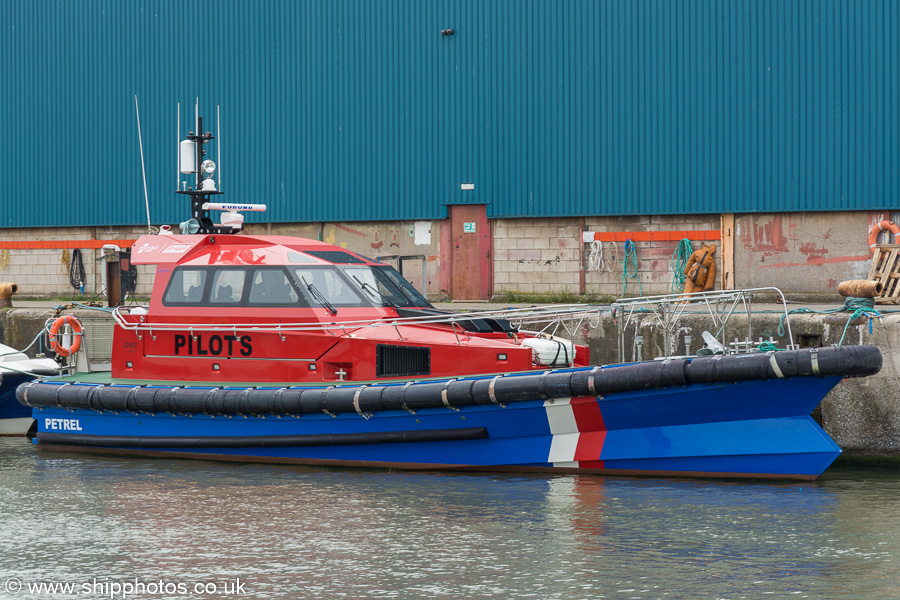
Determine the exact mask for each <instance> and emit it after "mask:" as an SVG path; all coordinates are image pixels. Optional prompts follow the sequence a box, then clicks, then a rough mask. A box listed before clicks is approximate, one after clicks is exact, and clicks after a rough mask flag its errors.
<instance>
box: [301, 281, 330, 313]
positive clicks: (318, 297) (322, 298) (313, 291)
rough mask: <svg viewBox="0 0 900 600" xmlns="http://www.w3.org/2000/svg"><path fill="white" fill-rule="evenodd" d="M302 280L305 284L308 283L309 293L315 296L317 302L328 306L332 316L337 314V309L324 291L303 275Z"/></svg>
mask: <svg viewBox="0 0 900 600" xmlns="http://www.w3.org/2000/svg"><path fill="white" fill-rule="evenodd" d="M300 281H302V282H303V283H304V285H306V289H308V290H309V293H310V294H312V296H313V298H315V299H316V302H318V303H319V304H321V305H322V306H324V307H325V308H327V309H328V312H330V313H331V314H332V316H334V315H336V314H337V309H336V308H335V307H334V306H332V304H331V302H329V301H328V299H327V298H326V297H325V296H324V295H323V294H322V292H320V291H319V289H318V288H317V287H316V286H314V285H313V284H311V283H309V282H308V281H306V279H305V278H304V277H303V276H301V277H300Z"/></svg>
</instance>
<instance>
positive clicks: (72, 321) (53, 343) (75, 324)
mask: <svg viewBox="0 0 900 600" xmlns="http://www.w3.org/2000/svg"><path fill="white" fill-rule="evenodd" d="M63 325H69V326H70V327H71V328H72V333H73V336H74V338H75V340H74V341H73V342H72V345H71V346H63V345H62V343H60V342H58V341H57V340H56V336H57V334H58V333H59V328H60V327H62V326H63ZM79 348H81V321H79V320H78V319H76V318H75V317H73V316H72V315H66V316H64V317H60V318H58V319H56V320H55V321H53V325H51V326H50V349H51V350H53V351H54V352H56V353H57V354H58V355H60V356H69V355H71V354H75V353H76V352H78V349H79Z"/></svg>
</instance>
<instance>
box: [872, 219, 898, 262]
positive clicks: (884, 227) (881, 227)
mask: <svg viewBox="0 0 900 600" xmlns="http://www.w3.org/2000/svg"><path fill="white" fill-rule="evenodd" d="M882 231H890V232H891V233H892V234H894V243H897V236H898V235H900V226H898V225H897V224H896V223H894V222H893V221H882V222H881V223H876V224H875V225H873V226H872V231H870V232H869V252H871V253H872V254H875V240H877V239H878V234H879V233H881V232H882Z"/></svg>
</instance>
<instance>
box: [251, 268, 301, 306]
mask: <svg viewBox="0 0 900 600" xmlns="http://www.w3.org/2000/svg"><path fill="white" fill-rule="evenodd" d="M298 299H299V296H298V294H297V290H296V289H294V286H293V285H291V282H290V280H289V279H288V275H287V273H286V272H285V271H284V270H283V269H256V270H255V271H254V272H253V278H252V280H251V283H250V297H249V300H248V301H249V303H250V304H259V305H289V304H297V300H298Z"/></svg>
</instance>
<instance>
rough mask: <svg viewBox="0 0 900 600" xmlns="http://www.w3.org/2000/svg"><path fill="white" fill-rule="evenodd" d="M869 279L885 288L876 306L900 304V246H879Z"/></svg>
mask: <svg viewBox="0 0 900 600" xmlns="http://www.w3.org/2000/svg"><path fill="white" fill-rule="evenodd" d="M869 279H870V280H874V281H880V282H881V284H882V285H883V286H884V290H882V292H881V295H880V296H876V297H875V304H900V244H878V245H877V246H875V255H874V256H873V257H872V268H871V269H870V270H869Z"/></svg>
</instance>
